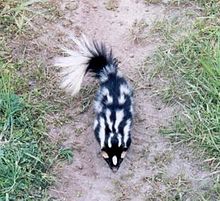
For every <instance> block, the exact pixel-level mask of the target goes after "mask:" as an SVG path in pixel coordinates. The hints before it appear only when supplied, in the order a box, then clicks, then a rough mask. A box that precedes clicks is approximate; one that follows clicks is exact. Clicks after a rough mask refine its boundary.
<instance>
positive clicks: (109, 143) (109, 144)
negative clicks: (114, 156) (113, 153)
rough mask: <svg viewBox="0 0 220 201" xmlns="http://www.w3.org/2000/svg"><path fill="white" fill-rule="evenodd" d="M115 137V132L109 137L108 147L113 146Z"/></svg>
mask: <svg viewBox="0 0 220 201" xmlns="http://www.w3.org/2000/svg"><path fill="white" fill-rule="evenodd" d="M113 137H114V134H113V133H111V134H110V136H109V138H108V147H109V148H111V147H112V138H113Z"/></svg>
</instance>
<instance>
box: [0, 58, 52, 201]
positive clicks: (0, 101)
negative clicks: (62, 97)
mask: <svg viewBox="0 0 220 201" xmlns="http://www.w3.org/2000/svg"><path fill="white" fill-rule="evenodd" d="M13 66H14V65H13V64H7V63H5V62H4V61H2V60H0V68H1V73H0V131H1V132H0V200H19V199H21V200H41V198H42V197H43V194H44V191H45V189H46V188H47V187H48V185H49V184H50V183H51V181H52V180H51V176H50V175H49V174H48V169H49V168H50V166H51V164H52V160H51V157H52V155H53V154H52V153H51V151H52V150H53V149H54V147H52V145H50V144H48V143H49V142H46V141H45V140H46V139H47V137H46V134H45V133H46V127H45V120H44V114H45V112H46V111H47V109H46V105H45V104H44V103H39V104H35V105H33V104H32V103H31V100H30V102H28V101H27V100H26V99H25V97H22V96H21V95H16V93H15V89H14V88H16V86H15V85H14V83H17V82H14V81H15V79H16V77H15V74H14V75H13V73H12V72H11V71H12V67H13Z"/></svg>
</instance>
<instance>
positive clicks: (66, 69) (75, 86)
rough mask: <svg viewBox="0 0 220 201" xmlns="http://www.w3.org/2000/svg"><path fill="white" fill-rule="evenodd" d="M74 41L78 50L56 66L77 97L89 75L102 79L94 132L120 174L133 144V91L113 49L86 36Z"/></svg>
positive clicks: (59, 61) (105, 157) (112, 167)
mask: <svg viewBox="0 0 220 201" xmlns="http://www.w3.org/2000/svg"><path fill="white" fill-rule="evenodd" d="M73 40H74V42H75V43H76V45H77V46H78V51H72V50H65V52H66V53H67V54H68V55H69V56H68V57H63V58H58V59H57V60H56V63H55V65H56V66H59V67H62V70H61V75H62V77H63V80H62V83H61V87H62V88H64V89H65V90H66V91H67V92H70V93H71V94H72V95H75V94H76V93H78V92H79V90H80V87H81V84H82V81H83V77H84V75H85V74H86V73H87V72H91V73H93V74H94V76H95V77H96V78H97V79H98V80H99V83H100V87H99V89H98V91H97V94H96V97H95V104H94V107H95V113H96V118H95V122H94V132H95V137H96V139H97V141H98V143H99V144H100V147H101V153H102V156H103V158H104V159H105V160H106V162H107V163H108V165H109V167H110V168H111V169H112V170H113V171H114V172H116V171H117V170H118V168H119V166H120V164H121V162H122V160H123V159H124V157H125V155H126V152H127V150H128V148H129V147H130V144H131V132H130V130H131V125H132V117H133V100H132V96H133V93H132V89H131V87H130V86H129V84H128V83H127V81H126V80H125V79H124V78H123V76H122V74H121V72H119V71H118V62H117V60H116V59H115V58H114V57H113V55H112V51H111V50H110V51H107V49H106V47H105V46H104V45H103V44H100V43H97V42H95V41H93V42H90V41H88V40H87V38H86V37H85V36H82V37H81V38H80V39H76V38H73Z"/></svg>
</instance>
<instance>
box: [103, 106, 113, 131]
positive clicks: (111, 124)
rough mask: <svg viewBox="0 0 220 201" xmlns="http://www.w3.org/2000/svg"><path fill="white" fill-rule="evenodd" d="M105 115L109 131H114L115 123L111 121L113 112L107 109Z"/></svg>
mask: <svg viewBox="0 0 220 201" xmlns="http://www.w3.org/2000/svg"><path fill="white" fill-rule="evenodd" d="M105 115H106V120H107V124H108V126H109V129H110V131H112V129H113V128H112V126H113V122H112V121H111V118H110V117H111V111H110V110H109V109H106V112H105Z"/></svg>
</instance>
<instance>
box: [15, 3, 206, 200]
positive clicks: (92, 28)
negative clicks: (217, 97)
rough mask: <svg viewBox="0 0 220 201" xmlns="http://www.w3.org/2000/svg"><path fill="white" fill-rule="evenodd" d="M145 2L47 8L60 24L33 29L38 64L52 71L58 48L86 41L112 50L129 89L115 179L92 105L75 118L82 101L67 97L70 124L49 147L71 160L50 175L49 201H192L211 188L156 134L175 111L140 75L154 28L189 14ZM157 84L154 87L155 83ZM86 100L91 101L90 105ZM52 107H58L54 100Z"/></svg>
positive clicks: (153, 44)
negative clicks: (131, 103) (75, 39)
mask: <svg viewBox="0 0 220 201" xmlns="http://www.w3.org/2000/svg"><path fill="white" fill-rule="evenodd" d="M146 2H147V1H142V0H110V1H109V0H103V1H97V0H80V1H74V0H61V1H50V4H51V5H52V6H55V7H56V10H57V15H59V16H60V17H56V18H54V19H50V20H45V21H42V20H40V21H37V22H35V23H36V26H35V27H34V28H35V29H39V27H41V31H39V30H38V34H37V35H36V37H35V38H34V39H33V40H32V42H31V44H33V46H32V47H31V48H30V50H29V51H32V49H35V52H36V49H37V47H38V46H37V44H40V47H41V51H38V53H37V57H39V59H41V61H42V62H43V63H45V64H47V65H48V66H50V65H51V64H52V58H53V57H54V56H56V55H58V54H59V52H60V50H59V48H60V47H64V46H68V47H72V46H74V44H72V43H71V40H69V39H68V36H69V35H71V34H75V35H79V34H80V33H84V34H86V35H87V36H88V37H89V38H91V39H97V40H99V41H102V42H104V43H106V44H107V46H108V47H111V48H112V49H113V52H114V55H115V56H116V57H117V58H118V59H119V61H120V69H121V70H122V72H123V73H124V75H125V76H127V78H128V79H129V80H130V82H131V83H132V85H133V86H134V89H135V113H136V115H135V123H134V127H133V130H132V135H133V144H132V146H131V148H130V150H129V153H128V155H127V157H126V158H125V160H124V162H123V163H122V165H121V167H120V169H119V171H118V172H117V173H113V172H112V171H111V170H110V169H109V167H108V165H107V164H106V162H105V161H104V160H103V159H102V158H101V156H100V154H99V146H98V143H97V142H96V140H95V137H94V134H93V130H92V125H93V119H94V113H93V108H92V104H90V106H89V108H88V110H86V111H85V112H83V113H80V112H79V108H78V107H79V102H80V101H82V100H80V97H78V99H77V101H78V102H76V101H72V102H71V100H72V99H70V97H68V95H66V98H69V101H68V103H70V104H69V105H68V107H67V108H68V109H62V108H61V109H60V110H59V113H60V114H62V113H63V114H65V115H66V116H68V118H69V119H68V121H66V122H65V121H64V123H63V124H62V125H60V124H55V123H53V124H51V125H50V126H49V129H50V132H49V135H50V137H51V139H52V140H53V141H55V142H57V141H62V140H63V141H64V143H63V145H62V146H64V147H70V148H72V149H73V153H74V157H73V161H72V163H71V164H57V165H56V166H55V167H54V169H53V171H54V173H55V174H56V177H57V179H56V182H55V185H54V186H52V187H51V189H50V196H51V197H53V198H55V199H57V200H61V201H102V200H105V201H112V200H115V201H122V200H126V201H127V200H132V201H142V200H155V201H157V200H158V201H159V200H161V201H164V200H188V201H189V200H193V201H195V200H197V199H198V194H200V193H203V192H205V191H206V190H207V188H208V186H209V185H210V180H209V177H207V175H208V174H209V173H208V172H207V171H206V170H204V169H203V168H202V162H201V161H199V160H197V159H196V157H195V156H194V153H193V152H192V151H190V149H189V148H187V147H185V146H183V145H179V146H175V145H173V144H172V143H171V142H170V141H169V140H168V139H166V138H165V137H164V136H162V135H161V134H160V133H159V131H160V128H161V127H164V126H167V125H169V122H170V121H171V120H172V117H173V115H174V111H176V106H169V105H165V104H164V103H163V102H162V101H161V100H160V98H159V97H157V96H156V95H155V94H154V91H153V89H152V86H151V85H152V83H150V81H149V80H148V79H146V78H145V77H143V75H142V73H141V71H142V70H143V65H144V60H145V59H146V57H150V56H152V55H153V53H154V52H155V50H156V49H157V48H158V47H159V46H160V45H161V44H162V39H161V38H160V37H159V34H156V35H155V34H153V33H152V29H153V28H154V26H155V22H157V21H162V20H163V19H164V18H167V17H170V16H171V17H179V18H184V16H185V13H186V11H190V10H191V11H193V9H194V8H193V6H185V7H181V8H180V7H178V6H177V7H174V6H171V5H168V1H161V2H160V3H157V4H150V3H146ZM24 43H25V41H24ZM29 43H30V41H29ZM19 47H20V45H19ZM42 47H44V48H43V49H42ZM17 49H19V48H17ZM15 51H16V48H15ZM17 51H18V50H17ZM48 68H50V67H48ZM149 68H154V66H149ZM47 70H48V69H47ZM53 79H55V80H56V79H57V78H56V77H55V78H53ZM85 80H86V82H85V83H86V84H85V85H86V86H88V87H93V88H96V87H97V85H96V82H94V81H93V80H92V79H89V80H87V78H86V79H85ZM156 82H158V83H160V80H159V78H158V80H156V81H154V83H156ZM161 87H163V85H161ZM57 90H58V89H57ZM92 91H94V90H92ZM92 97H93V95H90V98H91V100H92ZM56 99H57V100H59V97H56ZM60 99H61V98H60ZM60 101H63V100H60ZM175 114H176V112H175ZM177 115H178V113H177ZM55 118H56V117H55V116H52V117H50V120H51V121H52V122H53V119H55ZM70 118H71V120H70ZM198 200H199V199H198Z"/></svg>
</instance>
